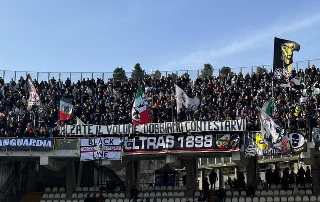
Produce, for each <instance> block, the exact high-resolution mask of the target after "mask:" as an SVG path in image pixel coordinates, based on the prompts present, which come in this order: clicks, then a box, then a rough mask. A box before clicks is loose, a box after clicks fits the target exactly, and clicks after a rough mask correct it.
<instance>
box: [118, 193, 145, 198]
mask: <svg viewBox="0 0 320 202" xmlns="http://www.w3.org/2000/svg"><path fill="white" fill-rule="evenodd" d="M146 193H147V194H148V196H147V197H149V193H148V192H146ZM143 195H144V194H143ZM119 196H120V195H119V193H114V194H113V197H115V198H119Z"/></svg>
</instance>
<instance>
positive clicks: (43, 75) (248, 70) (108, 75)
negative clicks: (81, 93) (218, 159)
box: [0, 59, 320, 83]
mask: <svg viewBox="0 0 320 202" xmlns="http://www.w3.org/2000/svg"><path fill="white" fill-rule="evenodd" d="M312 65H315V66H316V67H320V59H312V60H305V61H297V62H294V63H293V64H292V69H296V70H297V71H298V70H299V69H302V70H304V69H305V68H307V67H308V66H310V67H311V66H312ZM258 68H264V69H266V70H267V71H272V68H273V67H272V65H258V66H250V67H231V68H230V69H231V72H233V73H240V72H241V73H242V74H243V75H246V74H253V73H255V72H257V70H258ZM221 69H222V68H215V67H214V68H213V73H212V75H213V76H218V75H219V73H220V70H221ZM131 73H132V72H126V76H127V78H130V77H131ZM152 73H154V72H152ZM152 73H151V72H150V73H147V74H148V75H151V74H152ZM160 73H161V76H165V77H168V76H169V75H172V74H175V75H176V76H182V75H184V74H188V75H189V76H190V78H191V79H192V80H194V79H196V78H198V77H199V76H201V73H202V69H195V70H176V71H160ZM28 74H30V75H31V77H32V78H35V79H37V81H49V80H50V79H51V78H53V77H54V78H55V79H56V80H58V79H60V80H61V81H65V80H66V79H67V78H69V79H70V80H71V81H72V82H76V81H78V80H82V79H87V78H89V79H97V78H99V79H102V80H104V81H107V80H108V79H112V78H113V72H37V71H12V70H0V77H2V78H3V79H4V81H5V82H6V83H9V82H10V81H11V79H12V80H14V81H18V80H19V79H20V77H24V78H26V76H27V75H28Z"/></svg>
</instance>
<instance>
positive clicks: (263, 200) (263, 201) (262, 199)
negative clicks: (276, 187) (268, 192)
mask: <svg viewBox="0 0 320 202" xmlns="http://www.w3.org/2000/svg"><path fill="white" fill-rule="evenodd" d="M266 201H267V200H266V198H265V197H260V200H259V202H266Z"/></svg>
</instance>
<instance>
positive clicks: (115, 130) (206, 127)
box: [60, 119, 246, 136]
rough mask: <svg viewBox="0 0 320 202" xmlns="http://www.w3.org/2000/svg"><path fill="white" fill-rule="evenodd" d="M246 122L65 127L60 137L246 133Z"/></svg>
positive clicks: (186, 122) (61, 128) (187, 122)
mask: <svg viewBox="0 0 320 202" xmlns="http://www.w3.org/2000/svg"><path fill="white" fill-rule="evenodd" d="M245 130H246V121H245V119H240V120H227V121H185V122H166V123H149V124H144V125H132V124H121V125H108V126H105V125H65V126H61V127H60V135H71V136H72V135H117V134H138V133H142V134H170V133H187V132H204V131H245Z"/></svg>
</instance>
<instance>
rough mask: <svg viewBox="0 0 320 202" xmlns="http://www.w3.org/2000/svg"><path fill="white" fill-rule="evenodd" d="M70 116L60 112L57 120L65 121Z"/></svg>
mask: <svg viewBox="0 0 320 202" xmlns="http://www.w3.org/2000/svg"><path fill="white" fill-rule="evenodd" d="M70 116H71V114H64V113H62V111H59V120H60V121H65V120H68V119H69V118H70Z"/></svg>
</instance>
